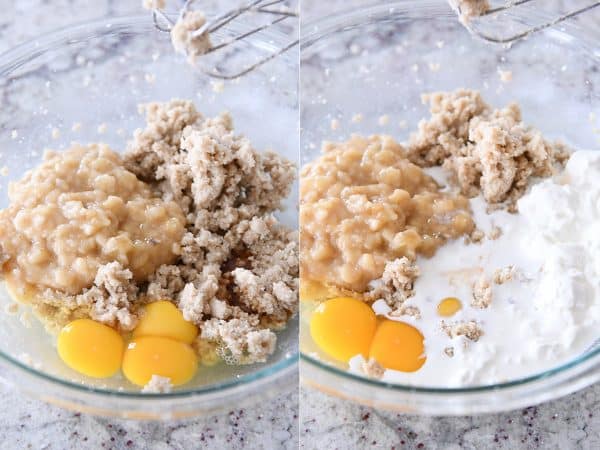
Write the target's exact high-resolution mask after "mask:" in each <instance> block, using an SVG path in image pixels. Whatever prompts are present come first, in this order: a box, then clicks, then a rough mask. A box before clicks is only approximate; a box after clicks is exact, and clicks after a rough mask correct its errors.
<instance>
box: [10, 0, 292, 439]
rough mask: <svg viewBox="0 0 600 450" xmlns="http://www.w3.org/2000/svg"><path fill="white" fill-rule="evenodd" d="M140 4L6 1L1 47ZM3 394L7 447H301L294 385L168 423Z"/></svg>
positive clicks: (132, 0) (137, 0) (129, 0)
mask: <svg viewBox="0 0 600 450" xmlns="http://www.w3.org/2000/svg"><path fill="white" fill-rule="evenodd" d="M171 3H173V2H171ZM224 3H225V2H224V1H223V0H219V1H217V0H208V1H204V2H203V5H204V6H205V7H206V8H207V9H208V8H214V7H215V5H217V4H220V5H223V4H224ZM140 5H141V0H125V1H123V0H119V1H116V0H52V2H48V1H44V0H22V1H18V2H12V1H8V0H0V10H1V11H2V13H1V14H0V52H3V51H5V50H8V49H9V48H11V47H13V46H14V45H16V44H19V43H21V42H24V41H26V40H28V39H30V38H31V37H33V36H35V35H39V34H40V33H44V32H48V31H51V30H54V29H57V28H60V27H63V26H66V25H69V24H72V23H76V22H81V21H85V20H90V19H95V18H99V17H102V16H107V15H124V14H130V13H141V12H142V10H141V8H140ZM221 7H222V6H221ZM1 377H2V373H1V372H0V378H1ZM0 397H1V398H2V408H0V449H1V450H4V449H6V450H15V449H26V448H33V449H60V450H68V449H86V450H87V449H144V450H146V449H157V450H158V449H192V448H209V449H224V448H248V449H265V448H268V449H271V448H273V449H280V448H285V449H295V448H298V393H297V391H295V389H293V388H291V389H290V393H289V394H287V395H284V396H281V397H280V398H277V399H275V400H274V401H271V402H265V403H262V404H261V405H260V406H256V407H249V408H245V409H240V410H235V411H231V412H228V413H224V414H222V415H217V416H212V417H205V418H201V419H195V420H191V421H181V422H163V423H157V422H137V421H125V420H110V419H105V418H97V417H92V416H89V415H85V414H76V413H72V412H70V411H66V410H63V409H60V408H57V407H54V406H50V405H48V404H45V403H43V402H40V401H37V400H33V399H30V398H24V397H23V395H22V394H21V393H19V392H17V391H15V390H14V389H13V388H11V387H9V386H6V385H4V384H2V383H0Z"/></svg>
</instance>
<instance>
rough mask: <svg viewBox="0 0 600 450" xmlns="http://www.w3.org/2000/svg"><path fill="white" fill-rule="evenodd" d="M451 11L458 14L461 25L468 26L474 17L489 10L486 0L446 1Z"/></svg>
mask: <svg viewBox="0 0 600 450" xmlns="http://www.w3.org/2000/svg"><path fill="white" fill-rule="evenodd" d="M448 3H450V6H451V7H452V9H454V10H455V11H456V12H458V14H459V16H458V18H459V20H460V22H461V23H462V24H463V25H467V24H469V22H471V20H472V19H473V18H475V17H479V16H481V15H482V14H485V13H486V12H488V11H489V9H490V3H489V2H488V0H448Z"/></svg>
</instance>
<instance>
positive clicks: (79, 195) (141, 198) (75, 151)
mask: <svg viewBox="0 0 600 450" xmlns="http://www.w3.org/2000/svg"><path fill="white" fill-rule="evenodd" d="M9 198H10V206H9V207H8V208H6V209H4V210H2V211H0V246H1V248H2V250H3V253H4V254H5V255H6V257H7V260H6V261H5V262H4V264H3V266H2V271H3V272H4V273H5V274H9V275H10V278H11V282H12V284H13V285H21V286H22V285H34V286H36V287H37V288H39V289H43V288H51V289H56V290H60V291H63V292H66V293H69V294H77V293H79V292H81V291H82V290H83V289H84V288H89V287H90V286H91V285H92V283H93V282H94V278H95V277H96V273H97V272H98V268H99V267H100V266H102V265H104V264H107V263H109V262H112V261H117V262H119V263H121V264H122V265H123V266H124V267H127V268H129V270H130V271H131V272H132V274H133V278H134V279H135V280H136V281H142V280H145V279H146V278H148V276H150V275H151V274H153V273H154V272H155V271H156V269H157V268H158V267H160V266H161V265H162V264H169V263H172V262H173V261H175V259H176V258H177V255H178V254H179V253H180V250H179V248H180V247H179V242H180V241H181V237H182V235H183V232H184V228H185V218H184V216H183V212H182V211H181V208H180V207H179V205H177V203H175V202H173V201H168V200H163V199H161V198H160V197H159V196H158V195H157V194H156V193H155V192H154V191H153V190H152V189H151V188H150V186H149V185H147V184H146V183H143V182H141V181H140V180H138V179H137V177H136V176H135V175H134V174H133V173H131V172H130V171H128V170H127V169H126V168H125V167H124V165H123V162H122V160H121V158H120V156H119V155H118V154H117V153H115V152H113V151H112V150H110V149H109V148H108V147H107V146H105V145H99V144H92V145H89V146H87V147H83V146H80V145H77V144H75V145H74V146H73V147H72V148H70V149H68V150H66V151H65V152H62V153H60V154H58V153H55V152H47V153H46V155H45V161H44V162H43V163H42V164H41V165H40V166H39V167H37V168H35V169H34V170H32V171H30V172H28V173H27V174H26V175H25V176H24V177H23V179H21V180H20V181H17V182H15V183H11V185H10V186H9Z"/></svg>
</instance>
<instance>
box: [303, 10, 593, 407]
mask: <svg viewBox="0 0 600 450" xmlns="http://www.w3.org/2000/svg"><path fill="white" fill-rule="evenodd" d="M425 13H429V14H431V13H435V19H437V20H439V19H448V18H451V19H452V20H455V21H456V20H457V19H456V13H454V12H453V11H452V10H451V9H450V8H449V7H448V5H447V3H446V2H440V1H437V0H387V1H380V2H376V3H370V4H367V5H364V6H361V7H358V8H353V9H341V10H339V11H337V12H335V13H333V14H331V15H328V16H327V17H323V18H317V19H314V20H311V21H309V22H308V23H306V24H304V25H303V27H302V30H304V31H307V34H306V35H303V36H301V39H300V45H301V49H302V50H303V51H304V50H307V49H309V48H310V47H311V46H313V45H315V44H317V43H318V42H319V41H320V40H321V39H327V38H329V37H330V35H332V34H333V33H335V32H337V31H346V30H349V29H353V28H359V27H362V26H365V25H369V24H373V23H378V22H393V21H394V20H395V17H396V15H399V14H402V17H404V18H407V17H408V18H409V19H411V20H414V19H415V18H416V19H423V18H425V16H424V14H425ZM427 17H428V18H431V17H430V15H428V16H427ZM532 17H534V18H535V19H536V20H540V18H541V19H544V18H546V19H547V18H549V17H550V16H549V15H548V14H547V13H545V12H539V11H534V12H533V13H532ZM582 31H583V32H584V33H585V28H584V27H581V26H580V25H577V24H573V23H570V22H569V21H566V22H564V23H562V24H561V27H560V29H559V30H555V29H548V30H545V32H546V33H560V34H563V35H564V34H569V35H570V36H577V37H578V38H580V39H582V40H583V41H584V43H586V42H585V40H586V39H585V35H583V36H582ZM473 38H474V39H479V38H475V37H473ZM518 43H519V42H516V43H515V44H513V45H518ZM591 44H592V45H593V42H591ZM591 54H592V55H593V56H594V57H595V58H596V59H598V60H599V61H600V53H598V52H595V51H593V47H592V51H591ZM307 55H308V56H311V55H310V52H301V54H300V58H301V61H300V64H301V65H302V61H303V58H304V57H306V56H307ZM599 151H600V150H599ZM597 344H598V341H596V342H595V343H594V344H592V345H593V346H595V348H594V349H593V350H591V351H589V352H587V353H585V354H583V355H580V356H578V357H576V358H573V359H571V360H569V361H567V362H565V363H562V364H560V365H557V366H556V367H552V368H550V369H548V370H544V371H542V372H539V373H535V374H533V375H529V376H526V377H520V378H516V379H514V380H510V381H506V382H500V383H492V384H482V385H474V386H465V387H448V388H445V387H435V386H421V385H411V384H405V383H393V382H386V381H381V380H378V379H374V378H367V377H365V376H361V375H358V374H355V373H352V372H349V371H348V370H342V369H340V368H337V367H335V366H333V365H331V364H327V363H325V362H323V361H321V360H320V359H318V358H316V357H314V356H311V354H309V353H306V352H304V351H303V350H302V347H300V361H301V363H302V364H303V365H304V364H306V365H307V366H308V367H309V368H312V369H315V370H316V371H317V373H318V372H319V371H324V372H325V373H326V374H328V375H333V376H334V377H335V376H337V377H341V378H342V379H345V380H347V381H350V382H357V383H359V384H361V385H365V386H366V387H373V388H383V389H386V390H389V391H393V392H398V393H406V394H408V393H410V394H424V395H430V394H435V395H441V396H444V397H452V396H454V395H456V394H482V393H499V392H505V391H508V390H511V389H514V388H523V387H526V386H531V385H533V384H534V383H535V382H538V381H542V380H548V381H552V380H555V379H556V378H557V377H558V376H559V375H568V374H569V369H574V370H575V369H577V368H581V367H582V366H583V364H584V363H586V362H589V363H591V364H592V365H593V366H594V368H595V370H597V371H598V374H597V377H596V380H595V381H598V380H600V345H597ZM584 369H585V368H584ZM592 370H594V369H592ZM301 375H302V376H303V377H304V378H306V374H305V373H302V374H301ZM572 375H573V376H574V377H575V376H577V375H578V373H573V374H572ZM310 378H311V377H310V376H309V377H308V379H309V380H310ZM567 381H568V380H567ZM593 382H594V381H592V383H593Z"/></svg>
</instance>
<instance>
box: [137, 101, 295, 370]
mask: <svg viewBox="0 0 600 450" xmlns="http://www.w3.org/2000/svg"><path fill="white" fill-rule="evenodd" d="M143 110H144V111H145V113H146V121H147V125H146V128H145V129H144V130H140V131H138V132H136V134H135V136H134V140H133V142H131V143H130V146H129V148H128V152H127V154H126V156H125V162H126V164H127V167H128V168H129V169H130V170H131V171H132V172H134V173H135V174H136V175H137V176H138V177H139V178H141V179H142V180H144V181H146V182H149V183H151V184H156V185H157V186H158V188H159V189H160V190H161V191H162V192H163V196H164V197H166V198H171V199H173V200H174V201H176V202H177V203H178V204H179V205H180V206H181V208H182V210H183V211H184V213H185V214H186V218H187V225H186V228H187V231H186V233H184V236H183V238H182V240H181V258H180V260H179V261H178V262H177V263H176V264H172V265H163V266H161V267H160V268H159V269H158V270H157V271H156V272H155V273H154V275H153V276H151V277H150V279H149V283H148V285H147V288H146V294H147V296H148V298H149V299H151V300H152V299H159V298H169V299H173V300H176V301H177V302H178V305H179V308H180V309H181V310H182V311H183V314H184V317H185V318H186V319H187V320H191V321H192V322H194V323H195V324H197V325H198V326H199V327H200V330H201V332H200V339H202V340H205V341H208V342H215V343H217V344H218V351H219V352H220V354H221V356H222V357H224V358H226V359H227V360H228V361H232V362H235V363H252V362H258V361H264V360H265V359H266V357H267V356H268V355H269V354H271V353H272V352H273V351H274V348H275V340H276V339H275V334H274V333H273V331H272V329H278V328H281V327H283V326H285V324H286V322H287V321H288V320H289V318H290V317H291V316H292V315H293V314H294V313H295V312H296V310H297V306H298V300H297V299H298V278H297V277H298V242H297V233H296V232H295V231H293V230H290V229H287V228H285V227H283V226H282V225H281V224H279V223H278V222H277V220H276V219H275V218H274V217H273V216H272V214H271V213H272V212H273V211H274V210H276V209H278V208H280V206H281V202H282V200H283V199H284V198H285V197H286V196H287V195H288V194H289V192H290V188H291V184H292V182H293V180H294V177H295V168H294V165H293V164H292V163H291V162H289V161H287V160H284V159H283V158H281V157H280V156H278V155H277V154H275V153H270V152H268V153H258V152H257V151H256V150H254V149H253V148H252V146H251V144H250V142H249V141H248V140H247V139H246V138H244V137H241V136H237V135H235V134H234V132H233V125H232V121H231V117H230V116H229V115H227V114H223V115H221V116H218V117H216V118H204V117H203V116H202V115H201V114H200V113H198V112H197V111H196V110H195V108H194V106H193V104H192V103H191V102H188V101H182V100H174V101H171V102H168V103H150V104H148V105H146V106H145V107H144V108H143Z"/></svg>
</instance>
